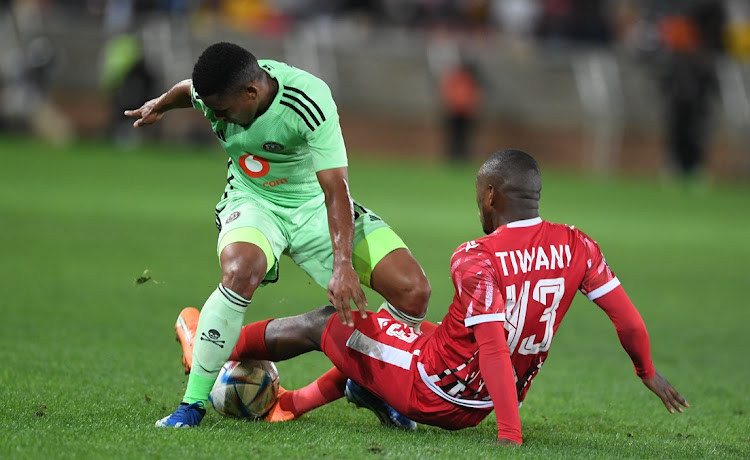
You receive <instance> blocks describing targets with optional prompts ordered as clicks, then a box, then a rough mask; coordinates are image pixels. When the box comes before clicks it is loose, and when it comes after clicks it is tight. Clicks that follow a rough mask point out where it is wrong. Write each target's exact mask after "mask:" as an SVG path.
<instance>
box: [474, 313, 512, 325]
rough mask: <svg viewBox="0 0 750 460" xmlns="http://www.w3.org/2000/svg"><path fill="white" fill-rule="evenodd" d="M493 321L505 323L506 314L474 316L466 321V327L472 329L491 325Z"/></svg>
mask: <svg viewBox="0 0 750 460" xmlns="http://www.w3.org/2000/svg"><path fill="white" fill-rule="evenodd" d="M491 321H505V313H491V314H487V315H477V316H472V317H469V318H466V319H465V320H464V326H466V327H471V326H475V325H477V324H480V323H489V322H491Z"/></svg>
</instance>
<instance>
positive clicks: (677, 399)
mask: <svg viewBox="0 0 750 460" xmlns="http://www.w3.org/2000/svg"><path fill="white" fill-rule="evenodd" d="M641 380H642V381H643V384H644V385H646V386H647V387H648V389H649V390H651V391H653V392H654V394H656V396H658V397H659V398H661V401H662V402H663V403H664V407H666V408H667V410H668V411H669V413H670V414H674V411H675V409H676V410H677V412H682V408H683V407H690V404H688V402H687V401H685V398H683V397H682V395H681V394H679V393H678V392H677V390H675V389H674V387H673V386H672V385H670V383H669V382H668V381H667V379H665V378H664V376H663V375H661V374H660V373H659V372H658V371H657V372H656V373H655V374H654V376H653V377H651V378H650V379H641Z"/></svg>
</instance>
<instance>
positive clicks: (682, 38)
mask: <svg viewBox="0 0 750 460" xmlns="http://www.w3.org/2000/svg"><path fill="white" fill-rule="evenodd" d="M699 38H700V39H699ZM219 40H228V41H234V42H236V43H239V44H241V45H243V46H245V47H246V48H248V49H250V50H251V51H253V52H254V53H255V54H256V55H257V56H258V57H259V58H271V59H278V60H282V61H285V62H288V63H290V64H292V65H295V66H297V67H300V68H304V69H307V70H310V71H311V72H313V73H314V74H317V75H319V76H321V77H322V78H324V79H325V80H326V81H327V82H328V83H329V85H330V86H331V88H332V90H333V93H334V96H335V99H336V101H337V103H338V105H339V109H340V113H341V123H342V127H343V131H344V137H345V139H346V142H347V147H348V150H349V155H350V160H351V165H352V167H351V168H350V177H351V183H352V193H353V195H354V196H355V197H356V198H357V199H358V200H362V203H364V204H366V205H367V206H368V207H370V208H372V209H373V210H375V211H376V212H378V214H380V215H381V216H382V217H383V218H384V219H386V220H387V221H388V222H389V223H390V224H391V225H393V226H394V228H395V229H396V230H397V232H398V233H399V234H400V235H401V236H402V237H403V239H404V241H406V242H407V244H408V245H409V248H410V249H411V250H412V252H413V253H414V255H415V257H416V258H417V260H419V261H420V263H421V264H422V266H423V267H424V269H425V273H426V274H427V276H428V278H429V279H430V281H431V283H432V288H433V295H432V299H431V302H430V311H429V316H428V318H429V319H431V320H433V321H438V320H440V319H441V318H442V316H443V315H444V314H445V310H446V308H447V305H448V304H449V302H450V300H451V298H452V296H453V288H452V285H451V283H450V281H449V279H448V263H449V259H450V254H451V252H452V251H453V250H454V248H455V247H456V246H458V245H459V244H460V243H461V242H463V241H466V240H468V239H471V238H475V237H476V236H478V235H479V233H480V228H479V225H478V220H477V212H476V207H475V205H474V203H473V200H474V193H475V192H474V190H473V188H474V187H473V180H474V177H475V173H476V167H477V166H478V164H479V163H480V162H481V161H482V159H483V158H484V157H486V156H487V155H488V154H489V153H490V152H493V151H495V150H497V149H498V148H502V147H518V148H522V149H525V150H528V151H529V152H530V153H532V154H533V155H534V156H536V157H537V158H539V160H540V163H541V166H542V169H543V172H544V177H545V193H544V195H543V202H542V205H543V208H542V216H543V217H544V218H546V219H549V220H551V221H558V222H569V223H574V224H576V225H577V226H580V227H581V228H582V229H584V231H586V232H587V233H590V234H591V235H592V236H594V237H596V238H597V240H598V242H599V243H600V244H601V245H602V248H603V249H604V251H605V254H606V255H607V259H608V260H609V261H610V262H611V263H612V265H613V268H614V270H615V272H616V273H617V274H618V277H619V278H620V279H621V280H622V281H623V284H624V285H625V286H626V288H627V289H628V293H629V295H630V296H631V298H632V299H633V300H634V302H635V303H636V305H638V308H639V309H640V311H641V313H642V315H643V317H644V320H645V322H646V324H647V326H648V328H649V333H650V334H651V338H652V351H653V355H654V360H655V363H656V365H657V367H658V368H659V369H660V371H662V372H663V373H664V375H666V376H668V377H669V378H670V380H671V381H672V383H674V384H675V386H676V387H677V388H678V389H679V390H680V391H681V392H682V393H683V394H684V395H685V396H686V397H687V399H688V400H689V401H690V402H691V404H692V407H691V408H690V409H689V410H688V411H686V413H685V414H681V415H680V416H679V417H669V418H668V415H669V414H667V413H666V412H665V411H664V408H663V407H661V405H660V404H659V402H658V401H657V400H656V399H655V398H653V397H652V396H651V395H648V394H647V390H645V388H644V387H643V386H642V385H641V384H640V382H638V380H637V379H636V378H635V377H634V375H633V371H632V367H631V365H630V362H629V359H628V357H627V355H626V354H625V353H624V352H623V351H622V349H621V348H620V346H619V344H618V343H617V339H616V336H615V333H614V330H613V328H612V327H611V325H610V324H609V321H608V320H607V318H606V317H605V315H604V314H603V313H602V312H601V311H599V310H598V309H596V308H592V306H591V305H590V304H589V303H588V302H586V301H585V299H583V297H582V296H579V297H580V298H579V299H578V300H577V301H576V303H575V304H574V307H573V308H572V309H571V311H570V313H568V316H567V318H568V319H566V320H565V321H566V323H567V324H568V325H567V326H563V327H561V328H560V331H558V333H557V334H556V335H555V345H554V347H553V348H554V349H555V351H554V356H555V357H554V358H553V359H551V360H549V361H548V363H546V364H545V366H544V370H543V373H544V375H543V376H542V377H541V378H539V379H537V380H538V381H535V383H534V386H535V388H534V390H532V391H533V396H532V397H530V398H529V399H527V400H526V401H525V402H524V408H523V411H522V414H521V416H522V421H523V424H524V433H525V436H527V440H528V442H527V445H528V450H525V451H523V452H522V453H521V455H524V456H525V457H527V458H543V459H549V458H576V459H580V458H595V459H599V458H613V457H616V458H716V457H720V458H743V459H746V458H748V452H750V435H749V434H748V430H747V427H748V422H747V414H748V413H750V396H748V391H747V382H748V381H750V366H747V356H746V352H745V350H747V348H748V346H747V345H748V340H747V336H748V335H747V324H749V323H750V309H748V308H747V307H746V306H747V293H746V292H745V290H746V286H747V285H748V279H749V278H748V274H747V273H748V272H747V268H746V261H747V260H748V259H750V245H748V242H747V234H748V231H747V228H748V227H750V212H749V210H750V200H748V195H749V194H748V192H749V191H750V185H749V184H750V182H749V181H748V179H750V100H749V99H750V98H749V97H748V91H750V1H748V0H726V1H716V0H701V1H688V0H684V1H677V0H661V1H658V2H657V1H646V0H454V1H448V0H348V1H347V0H317V1H316V0H277V1H270V0H267V1H263V0H254V1H253V0H245V1H240V0H210V1H209V0H153V1H140V0H139V1H136V0H77V1H74V0H14V1H9V0H0V160H2V162H1V163H0V363H2V368H0V388H2V392H0V394H2V396H3V400H4V404H2V405H0V433H2V436H0V458H23V459H26V458H40V457H43V456H46V457H49V458H61V457H64V458H74V457H78V458H208V457H209V456H212V457H215V456H216V446H221V447H222V450H223V452H236V453H238V454H239V455H242V454H246V456H251V455H252V456H254V457H265V458H361V459H366V458H383V457H385V456H387V457H389V458H448V457H453V458H496V457H498V452H497V450H495V447H496V446H493V445H491V444H489V441H490V440H491V439H493V438H494V436H495V435H496V426H494V424H495V420H494V418H493V417H490V418H488V419H487V420H485V422H483V423H482V424H481V425H480V426H479V427H478V428H477V429H470V430H463V431H461V432H457V433H449V432H444V431H441V430H438V429H432V428H429V427H420V429H419V430H418V432H417V433H416V436H410V435H405V434H403V433H393V432H389V431H388V430H380V429H379V427H378V425H377V422H376V420H375V419H374V418H373V417H371V416H368V414H365V413H364V412H366V411H353V410H349V409H350V408H348V407H347V406H346V404H345V403H344V402H343V401H339V402H336V403H334V404H331V405H328V406H326V407H323V408H321V409H320V410H317V411H315V412H313V413H311V414H308V415H306V416H305V417H304V418H303V419H301V420H300V423H293V424H277V425H273V426H270V427H269V426H266V425H264V424H243V423H241V422H238V421H233V420H229V419H224V418H222V417H220V416H218V415H217V414H216V413H215V412H209V415H208V419H207V422H204V423H205V424H207V425H208V426H209V427H210V428H209V429H206V430H192V431H191V432H190V433H179V434H177V433H170V434H165V433H163V432H158V431H157V430H154V429H153V421H155V420H157V419H158V418H161V417H163V416H165V415H166V414H167V413H168V411H170V410H171V409H172V408H173V406H174V404H175V403H176V402H177V401H178V399H179V398H180V397H181V396H182V391H183V389H184V385H185V377H184V376H183V375H182V373H181V369H182V368H181V365H180V359H179V351H178V347H177V346H176V345H175V343H174V341H173V336H172V329H171V328H172V325H173V324H174V323H173V322H174V319H175V316H176V314H177V312H179V310H180V309H181V308H182V307H184V306H187V305H195V306H201V304H202V302H203V301H204V299H205V297H206V295H207V293H209V292H210V291H211V290H212V289H214V287H215V283H216V280H217V277H218V275H219V274H218V263H217V258H216V254H215V242H216V229H215V226H214V212H213V207H214V205H215V202H216V199H217V198H218V196H219V195H220V193H221V190H222V189H223V186H224V183H225V182H224V180H225V173H226V166H225V165H226V156H225V155H224V154H223V153H222V152H221V148H220V147H219V145H218V143H217V141H216V138H215V136H214V135H213V134H212V132H211V130H210V129H209V127H208V126H207V123H206V121H205V120H204V119H203V118H202V117H201V115H200V114H199V113H198V112H196V111H192V110H184V111H178V112H174V113H170V114H169V115H168V116H166V117H165V118H164V119H163V120H162V121H161V122H160V123H159V124H158V125H156V126H153V127H149V128H147V129H140V130H135V129H133V128H132V123H131V120H128V119H125V118H124V117H123V116H122V115H121V114H122V110H123V109H124V108H133V107H137V106H139V105H140V104H141V103H142V102H144V101H145V100H146V99H148V98H150V97H155V96H158V95H159V94H161V93H162V92H163V91H164V90H166V89H167V88H169V87H170V86H171V85H172V84H173V83H175V82H176V81H178V80H181V79H184V78H188V77H189V76H190V74H191V70H192V66H193V63H194V61H195V59H196V58H197V56H198V55H199V53H200V52H201V51H202V50H203V49H204V48H205V47H206V46H207V45H209V44H211V43H213V42H216V41H219ZM698 43H700V46H699V45H698ZM681 53H687V55H688V56H698V57H699V58H698V59H697V60H692V58H690V59H686V60H681V59H675V57H676V56H677V57H680V56H684V54H681ZM460 61H465V62H467V63H470V64H471V67H472V68H473V69H474V73H473V78H474V79H475V80H476V83H477V87H478V88H479V89H480V91H479V95H480V96H479V97H478V98H477V99H479V101H478V104H476V106H473V105H472V104H469V105H470V106H471V107H470V108H469V109H470V111H472V110H475V113H473V114H474V115H475V116H476V119H477V126H476V128H477V129H476V131H475V133H474V134H475V135H474V136H473V139H472V141H473V142H472V148H471V151H470V154H469V155H468V156H467V157H466V158H464V160H465V161H464V164H463V165H461V164H459V165H456V164H455V163H451V162H447V161H446V160H447V158H448V154H447V152H446V151H447V149H448V148H449V145H450V144H449V143H448V142H446V136H445V131H446V129H445V126H446V122H445V120H444V118H445V117H446V106H445V102H444V100H445V89H444V88H445V86H446V85H445V81H446V80H445V78H446V75H448V74H449V70H450V69H452V68H453V67H454V66H455V65H456V63H457V62H460ZM681 65H685V67H684V69H685V70H684V71H682V70H681V69H683V67H681ZM691 69H693V70H695V69H703V70H701V71H700V72H699V73H700V75H698V76H696V75H695V74H693V73H692V72H691ZM706 69H707V70H706ZM683 77H684V78H683ZM712 82H713V83H712ZM447 86H448V87H451V86H452V85H447ZM469 93H471V91H469ZM464 96H465V95H464ZM465 98H466V99H471V97H468V98H467V97H465ZM670 98H672V99H670ZM675 98H676V99H678V100H680V101H682V102H679V103H677V104H676V107H677V108H678V109H681V108H684V111H679V110H678V111H677V115H680V114H684V113H689V112H691V111H696V113H697V114H698V116H697V117H696V118H695V119H692V120H690V119H688V120H687V124H688V125H689V124H690V123H693V125H692V126H694V127H695V129H694V130H691V129H687V130H684V131H683V132H681V133H680V134H681V136H678V137H677V140H680V139H682V138H685V139H691V140H692V141H697V142H699V143H700V142H703V141H705V146H706V155H707V156H706V163H705V167H704V168H701V169H700V170H698V171H697V174H690V175H689V176H690V178H691V180H690V181H687V184H683V183H682V181H678V180H674V181H673V180H670V179H671V178H677V177H679V175H678V174H677V173H676V170H675V169H674V168H673V165H672V164H671V160H670V158H671V157H670V155H668V153H667V152H668V149H669V147H668V144H667V143H666V142H665V140H666V139H667V129H666V127H667V121H666V120H667V118H666V117H665V106H667V105H668V104H669V102H668V101H670V100H671V101H672V102H673V103H674V100H675ZM680 98H681V99H680ZM685 101H687V102H685ZM692 102H697V107H696V106H694V105H692ZM681 104H685V105H684V106H683V105H681ZM673 108H674V107H673ZM680 126H682V125H680V124H679V123H678V124H676V125H675V126H673V128H675V127H677V128H679V127H680ZM700 130H705V131H706V133H708V134H707V135H706V136H705V137H702V136H701V135H698V136H693V134H701V133H699V132H697V131H700ZM678 131H679V130H678ZM693 131H695V132H693ZM680 145H684V144H680ZM673 173H674V174H673ZM694 178H697V181H693V180H692V179H694ZM704 178H705V179H707V180H704ZM682 185H687V187H683V186H682ZM281 264H282V269H281V273H282V274H283V275H282V282H281V283H280V284H279V285H278V286H271V287H269V288H267V289H261V290H259V291H258V292H256V295H255V296H254V298H253V307H252V308H253V313H252V315H251V314H248V315H246V318H245V322H251V321H255V320H257V319H259V318H267V317H278V316H284V315H291V314H298V313H300V312H301V311H303V310H306V309H308V308H310V307H313V306H317V305H320V304H321V303H323V302H325V293H324V291H323V290H322V289H320V288H319V287H318V286H316V285H313V284H312V281H311V280H310V279H309V277H307V275H306V274H304V272H302V271H301V270H300V269H298V268H297V267H295V266H294V265H293V263H292V261H291V260H290V259H289V258H282V261H281ZM366 292H367V296H368V300H369V302H370V306H375V307H376V306H377V305H379V301H378V296H377V295H376V294H375V293H373V292H372V291H369V290H366ZM743 362H744V363H746V364H745V365H743V364H742V363H743ZM329 367H330V363H329V362H328V361H327V360H326V359H325V357H324V356H322V355H318V354H311V355H308V356H305V357H301V358H298V359H295V360H290V361H286V362H283V363H280V364H279V371H280V375H281V379H282V384H283V385H285V386H287V387H288V388H300V387H301V386H303V385H305V384H307V383H309V382H310V381H311V380H312V379H314V378H316V377H317V376H319V375H320V374H321V373H322V372H324V371H326V370H327V369H328V368H329ZM582 376H583V377H582ZM375 430H377V431H375ZM342 440H346V442H342ZM258 441H260V442H258ZM514 455H515V456H517V454H510V455H508V456H514Z"/></svg>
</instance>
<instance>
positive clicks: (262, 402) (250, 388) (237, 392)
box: [208, 361, 279, 420]
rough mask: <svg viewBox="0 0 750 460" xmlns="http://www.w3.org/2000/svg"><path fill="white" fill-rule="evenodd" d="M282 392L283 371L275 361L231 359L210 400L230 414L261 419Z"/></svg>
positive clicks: (222, 410) (220, 409) (221, 412)
mask: <svg viewBox="0 0 750 460" xmlns="http://www.w3.org/2000/svg"><path fill="white" fill-rule="evenodd" d="M278 394H279V373H278V371H277V370H276V366H275V365H274V364H273V363H272V362H271V361H242V362H240V361H227V362H226V363H225V364H224V367H222V368H221V371H219V376H218V377H217V378H216V382H215V383H214V386H213V388H212V389H211V394H209V395H208V400H209V401H211V404H212V405H213V406H214V409H216V411H217V412H219V413H220V414H223V415H227V416H229V417H237V418H245V419H253V420H254V419H259V418H261V417H263V416H264V415H265V414H266V413H267V412H268V411H269V410H271V407H273V404H274V403H275V402H276V397H277V396H278Z"/></svg>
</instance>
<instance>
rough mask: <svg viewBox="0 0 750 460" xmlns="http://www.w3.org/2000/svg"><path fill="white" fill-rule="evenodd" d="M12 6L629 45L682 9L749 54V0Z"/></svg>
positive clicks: (105, 16) (279, 26)
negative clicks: (418, 30) (343, 24)
mask: <svg viewBox="0 0 750 460" xmlns="http://www.w3.org/2000/svg"><path fill="white" fill-rule="evenodd" d="M10 7H14V9H15V10H16V17H17V19H18V20H20V21H24V20H27V21H28V20H38V19H33V18H31V17H36V18H38V17H43V16H53V15H61V14H62V15H64V14H68V15H89V16H97V17H101V19H102V23H103V25H104V27H105V28H106V29H107V30H110V31H121V30H127V29H128V28H132V26H133V24H134V23H135V22H136V21H137V19H138V18H139V17H143V16H145V15H149V14H168V15H173V16H184V17H188V18H189V19H191V20H192V21H193V22H194V23H195V24H198V25H199V24H216V23H220V24H221V25H222V26H228V27H231V28H234V29H237V30H241V31H248V32H253V33H260V34H268V35H272V36H273V35H275V36H281V35H283V34H285V33H287V32H288V31H290V30H292V29H293V28H294V27H295V26H297V25H299V24H301V23H307V22H310V21H316V20H323V21H330V22H331V23H342V22H348V23H354V24H356V25H357V26H358V27H362V28H367V27H402V28H409V29H411V30H415V29H421V30H425V31H428V32H437V33H451V32H456V33H479V34H481V33H500V34H503V35H505V36H507V37H508V38H511V39H518V40H534V41H541V42H547V43H556V42H578V43H590V44H605V45H606V44H615V43H619V44H623V45H626V46H648V45H653V42H654V41H655V40H656V39H657V38H658V37H656V35H658V34H659V33H660V32H659V28H660V27H661V26H662V22H663V21H664V20H665V19H668V18H673V17H686V18H688V19H689V20H690V21H692V22H695V23H696V25H697V26H698V27H701V28H703V30H704V31H705V30H707V29H706V28H708V29H711V30H710V33H711V34H713V35H714V37H712V38H711V40H712V41H714V42H718V41H721V42H722V46H723V48H725V49H726V50H728V51H729V52H731V53H733V54H735V55H737V56H744V57H748V56H750V2H748V1H747V0H661V1H658V2H655V1H648V0H15V1H14V0H0V9H7V8H10ZM719 37H720V38H719Z"/></svg>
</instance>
